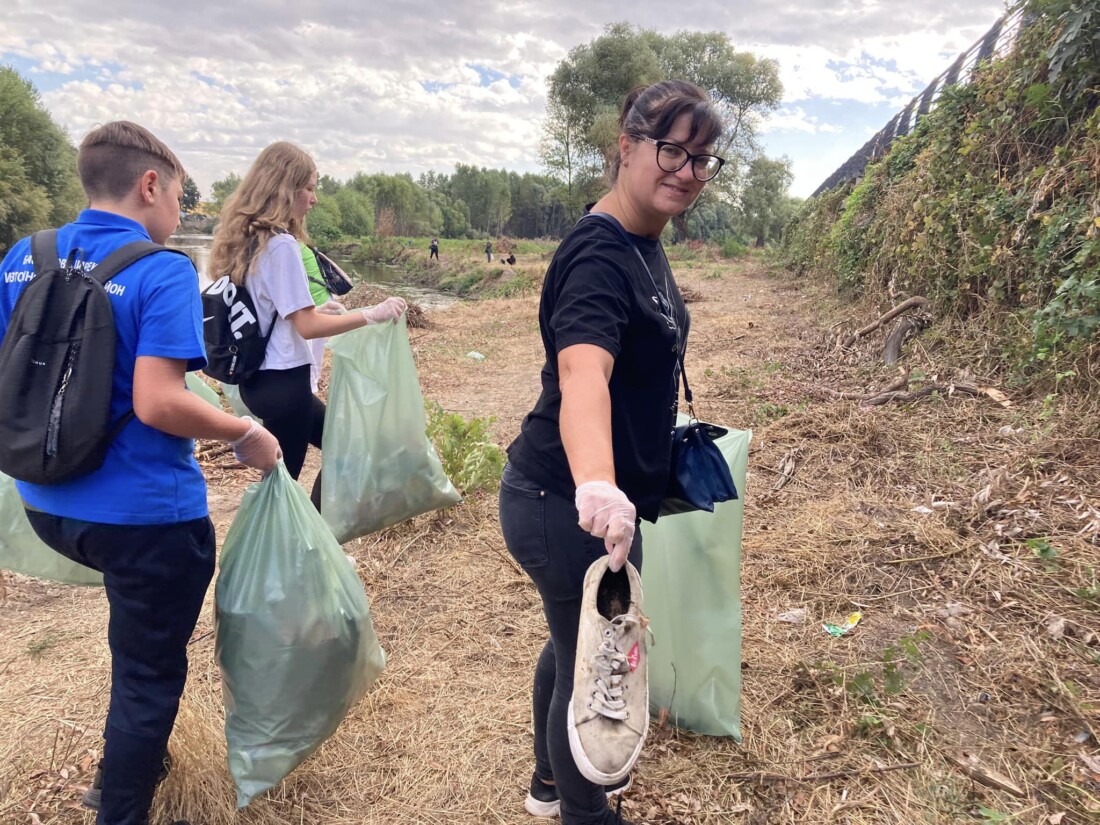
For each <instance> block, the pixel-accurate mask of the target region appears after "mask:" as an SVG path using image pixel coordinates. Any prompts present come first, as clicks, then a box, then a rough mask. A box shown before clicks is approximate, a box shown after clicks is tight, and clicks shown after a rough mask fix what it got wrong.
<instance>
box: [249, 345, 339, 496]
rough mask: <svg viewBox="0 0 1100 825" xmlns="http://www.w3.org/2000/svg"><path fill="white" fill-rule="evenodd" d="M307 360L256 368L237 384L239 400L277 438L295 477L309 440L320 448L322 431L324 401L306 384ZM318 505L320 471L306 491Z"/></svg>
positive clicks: (300, 468) (286, 462)
mask: <svg viewBox="0 0 1100 825" xmlns="http://www.w3.org/2000/svg"><path fill="white" fill-rule="evenodd" d="M309 370H310V367H309V365H308V364H304V365H302V366H300V367H292V368H291V369H288V370H259V371H258V372H256V373H255V374H253V375H252V377H251V378H249V379H248V380H247V381H245V382H244V383H243V384H241V400H242V401H244V403H245V406H247V407H248V409H249V410H251V411H252V412H253V413H254V414H255V415H256V416H257V417H258V418H261V419H263V422H264V426H265V427H266V428H267V429H268V430H270V431H271V434H272V435H273V436H275V438H276V439H277V440H278V442H279V447H280V448H281V449H282V451H283V463H284V464H286V469H287V472H288V473H290V476H291V478H294V479H297V478H298V476H299V475H301V472H302V465H303V464H305V461H306V450H308V449H309V445H310V444H312V445H313V446H314V447H316V448H317V449H318V450H319V449H321V436H322V435H323V434H324V431H325V404H324V402H323V401H321V399H320V398H318V397H317V396H316V395H314V394H313V390H312V389H311V388H310V380H309ZM310 500H311V501H312V502H313V506H314V507H316V508H317V509H318V510H320V509H321V474H320V473H318V474H317V479H316V481H314V482H313V492H312V493H311V495H310Z"/></svg>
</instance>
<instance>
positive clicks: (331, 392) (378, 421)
mask: <svg viewBox="0 0 1100 825" xmlns="http://www.w3.org/2000/svg"><path fill="white" fill-rule="evenodd" d="M328 346H329V348H330V349H331V350H332V373H331V375H330V377H329V385H328V404H327V410H326V412H325V434H324V438H323V439H322V448H321V469H322V477H321V513H322V514H323V515H324V517H325V521H326V522H328V525H329V527H331V528H332V532H333V533H334V534H335V536H336V539H337V541H339V542H341V543H343V542H345V541H350V540H351V539H354V538H358V537H359V536H365V535H366V534H367V533H373V532H374V531H376V530H381V529H382V528H383V527H389V526H390V525H391V524H397V523H398V522H399V521H404V520H405V519H408V518H412V517H413V516H416V515H419V514H420V513H426V512H428V511H429V510H435V509H438V508H441V507H449V506H451V505H452V504H457V503H458V502H459V501H461V500H462V497H461V496H459V494H458V491H457V490H456V489H455V488H454V485H453V484H451V482H450V479H448V478H447V474H446V473H445V472H444V471H443V465H442V464H441V463H440V461H439V456H438V455H437V454H436V452H435V448H434V447H433V446H432V442H431V440H430V439H429V438H428V436H427V434H426V432H425V430H426V421H427V419H426V417H425V414H424V397H423V396H422V395H421V394H420V379H419V378H418V377H417V375H416V364H415V362H414V361H413V354H412V347H411V346H409V333H408V329H407V328H406V326H405V319H404V318H403V317H402V318H401V319H400V320H399V321H398V323H396V324H378V325H376V326H369V327H363V328H361V329H357V330H354V331H352V332H346V333H344V334H343V335H337V336H335V337H334V338H333V339H332V340H331V341H329V344H328Z"/></svg>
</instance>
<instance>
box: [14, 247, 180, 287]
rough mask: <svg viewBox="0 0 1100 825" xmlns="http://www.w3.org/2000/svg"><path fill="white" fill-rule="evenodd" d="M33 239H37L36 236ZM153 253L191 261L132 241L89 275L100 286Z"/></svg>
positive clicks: (162, 248) (168, 250)
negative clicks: (163, 253)
mask: <svg viewBox="0 0 1100 825" xmlns="http://www.w3.org/2000/svg"><path fill="white" fill-rule="evenodd" d="M35 237H37V235H36V236H35ZM154 252H173V253H175V254H177V255H183V257H185V258H187V260H189V261H190V260H191V259H190V257H188V255H187V253H186V252H184V251H183V250H180V249H170V248H169V247H167V246H161V245H160V244H159V243H153V242H152V241H133V242H131V243H128V244H126V245H125V246H120V247H119V248H118V249H116V250H115V251H114V252H112V253H111V254H110V255H108V256H107V257H106V258H104V259H103V260H102V261H100V262H99V265H98V266H96V268H95V269H93V270H92V271H91V272H90V273H89V275H90V276H91V277H93V278H95V279H96V280H97V281H99V282H100V283H101V284H106V283H107V282H108V281H109V280H111V278H113V277H115V276H116V275H117V274H118V273H120V272H121V271H122V270H124V269H125V268H126V267H128V266H129V265H130V264H132V263H136V262H137V261H140V260H141V259H142V258H144V257H146V256H147V255H152V254H153V253H154Z"/></svg>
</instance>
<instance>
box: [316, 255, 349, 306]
mask: <svg viewBox="0 0 1100 825" xmlns="http://www.w3.org/2000/svg"><path fill="white" fill-rule="evenodd" d="M308 248H309V250H310V252H312V253H313V257H315V258H316V259H317V267H318V268H319V269H320V270H321V278H322V279H323V280H321V281H318V280H317V279H316V278H310V280H311V281H313V283H315V284H320V285H321V286H323V287H324V288H325V289H327V290H328V291H329V292H330V293H331V294H333V295H335V296H337V297H339V296H341V295H347V294H348V293H349V292H351V290H352V287H354V286H355V284H354V283H352V280H351V278H349V277H348V275H347V273H346V272H344V270H342V269H341V268H340V266H339V265H338V264H337V263H336V261H334V260H332V258H330V257H329V256H328V255H326V254H325V253H324V252H321V251H320V250H319V249H317V247H315V246H310V247H308Z"/></svg>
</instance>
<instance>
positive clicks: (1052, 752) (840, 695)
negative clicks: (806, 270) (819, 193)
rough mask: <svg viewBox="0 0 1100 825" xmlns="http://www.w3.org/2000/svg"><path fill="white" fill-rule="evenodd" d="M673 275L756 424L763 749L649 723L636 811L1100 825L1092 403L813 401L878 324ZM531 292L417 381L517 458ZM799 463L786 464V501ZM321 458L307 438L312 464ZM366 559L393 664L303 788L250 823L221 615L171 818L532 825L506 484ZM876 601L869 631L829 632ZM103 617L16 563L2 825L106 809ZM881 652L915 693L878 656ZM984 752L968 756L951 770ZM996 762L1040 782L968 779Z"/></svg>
mask: <svg viewBox="0 0 1100 825" xmlns="http://www.w3.org/2000/svg"><path fill="white" fill-rule="evenodd" d="M674 266H677V270H678V271H679V272H681V273H682V276H681V280H682V281H683V283H684V285H685V286H686V287H687V288H688V289H690V290H691V291H692V293H693V295H695V296H696V299H695V300H693V302H692V305H691V309H692V313H693V319H694V321H693V335H692V346H691V351H690V353H689V359H688V371H689V375H690V376H691V378H692V385H693V388H694V389H695V390H696V395H697V397H698V398H699V399H702V400H701V401H700V403H699V404H698V406H699V412H700V413H701V414H702V415H704V416H706V417H708V418H710V419H715V420H718V421H721V422H724V423H729V424H731V425H735V426H752V427H753V428H754V429H755V431H756V436H755V440H754V443H753V448H752V453H751V456H750V478H749V483H748V487H749V489H748V498H747V505H746V519H745V525H746V534H745V540H744V567H743V575H742V581H743V587H744V590H743V607H744V611H743V612H744V653H743V655H744V664H743V667H744V670H743V679H744V684H743V698H742V707H743V724H742V727H743V731H744V742H743V744H741V745H737V744H736V743H734V742H732V741H731V740H728V739H718V738H708V737H701V736H696V735H693V734H690V733H685V732H681V731H676V730H673V729H669V728H661V727H658V726H654V728H653V729H652V731H651V734H650V739H649V742H648V744H647V746H646V749H645V751H644V753H643V756H642V759H641V762H640V763H639V768H638V771H637V777H636V783H635V789H634V790H632V791H631V792H630V793H629V794H628V795H627V800H626V802H625V803H624V812H625V813H626V814H628V815H629V816H631V817H632V818H633V819H635V820H636V821H638V822H646V823H661V824H662V825H663V824H664V823H685V824H686V823H692V824H697V825H704V824H705V825H712V824H714V823H727V822H734V821H743V822H747V823H754V824H755V823H765V822H768V823H912V822H928V823H941V822H942V823H948V822H958V821H974V822H983V821H987V822H993V821H998V820H997V816H999V815H1000V814H1004V815H1006V816H1012V817H1014V818H1013V819H1012V820H1011V821H1017V822H1029V823H1047V822H1050V823H1052V825H1053V823H1056V822H1057V821H1058V819H1057V815H1058V814H1059V813H1064V814H1065V816H1064V818H1062V819H1061V820H1060V821H1061V822H1062V823H1084V822H1089V821H1097V818H1098V817H1100V772H1098V771H1097V768H1098V767H1100V763H1098V761H1097V741H1096V739H1095V738H1094V736H1093V735H1094V734H1096V733H1100V668H1098V666H1097V664H1098V661H1100V641H1098V638H1097V633H1098V632H1100V626H1098V625H1100V622H1098V619H1097V615H1098V612H1097V604H1098V601H1097V598H1098V596H1100V592H1098V591H1100V581H1098V573H1097V570H1098V569H1100V553H1098V550H1097V541H1098V539H1097V532H1096V531H1097V529H1100V512H1098V511H1097V508H1098V507H1100V495H1098V493H1097V491H1098V490H1100V414H1098V413H1097V408H1096V404H1095V401H1092V402H1090V401H1089V400H1088V399H1087V398H1084V399H1082V398H1075V399H1065V398H1062V399H1056V400H1055V401H1054V402H1053V403H1050V404H1046V405H1044V404H1043V403H1042V402H1041V401H1033V400H1030V399H1027V398H1015V399H1014V401H1015V403H1014V404H1013V406H1011V407H1009V408H1003V407H1001V406H998V405H997V404H995V403H993V402H992V401H991V400H989V399H987V398H983V399H980V400H979V399H974V398H930V399H924V400H922V401H921V402H919V403H915V404H912V405H908V406H903V405H886V406H883V407H877V408H873V409H863V408H861V407H860V406H859V404H858V403H857V402H851V401H842V400H836V399H835V398H832V397H827V395H825V394H822V393H821V392H820V391H819V390H820V388H822V387H827V388H831V389H833V390H867V391H869V390H872V389H874V388H876V387H880V386H882V385H883V384H885V383H887V382H888V381H889V380H891V379H892V377H893V373H892V372H890V371H888V370H886V368H883V367H878V366H875V364H874V360H873V357H872V350H873V347H874V346H875V344H874V342H868V349H867V351H865V352H863V353H862V354H861V353H854V354H852V355H850V356H849V357H846V358H838V357H836V355H835V353H833V352H831V351H829V350H828V349H827V348H825V347H823V346H822V342H823V341H824V340H825V339H826V338H827V333H828V327H829V326H830V325H831V324H833V323H834V322H836V321H837V320H840V319H842V318H843V317H844V316H845V315H846V314H854V315H855V316H857V317H859V318H860V319H861V320H862V319H866V318H869V317H872V316H873V312H872V310H870V309H869V308H867V309H863V308H852V307H846V308H842V307H840V306H838V305H837V304H836V302H835V301H834V300H833V299H832V298H831V297H830V296H829V295H827V294H825V293H823V292H822V291H821V290H819V289H817V288H815V287H814V286H813V285H806V284H802V285H799V284H791V283H787V282H783V281H782V280H778V279H775V278H773V277H771V276H769V275H768V274H767V273H766V272H764V271H763V270H762V268H761V267H760V266H759V265H758V264H756V263H755V262H753V261H749V262H746V263H738V264H736V265H729V264H723V263H721V262H715V261H713V260H701V261H696V262H691V263H690V264H677V263H674ZM536 307H537V298H535V297H533V296H532V297H523V298H517V299H510V300H503V299H502V300H493V301H483V302H480V303H477V304H463V305H456V306H454V307H452V308H451V309H448V310H446V311H445V312H442V313H438V314H435V315H434V316H433V317H432V318H431V323H430V324H429V325H428V326H426V327H424V328H421V329H416V330H414V331H413V333H412V337H413V345H414V351H415V352H416V354H417V359H418V367H419V370H420V375H421V381H422V385H423V387H424V391H425V395H426V396H427V397H429V398H432V399H435V400H437V401H439V402H440V403H441V404H442V405H443V406H444V407H445V408H446V409H449V410H458V411H461V412H463V413H464V414H465V415H467V416H470V415H478V416H488V415H493V416H496V418H497V421H496V423H495V425H494V433H495V434H496V438H497V440H498V442H499V443H501V444H502V445H503V444H506V443H507V442H508V441H509V440H510V439H511V437H512V436H513V435H514V434H515V432H516V431H517V429H518V425H519V421H520V419H521V417H522V415H523V414H524V413H525V412H526V410H527V409H528V408H529V407H530V405H531V403H532V402H533V400H534V399H535V397H536V396H537V393H538V369H539V366H540V364H541V344H540V343H539V339H538V331H537V321H536V319H535V312H536ZM878 343H879V344H881V339H879V341H878ZM471 350H476V351H478V352H481V353H483V354H484V355H485V356H486V358H485V360H484V361H474V360H472V359H469V358H467V357H466V353H467V352H469V351H471ZM908 360H909V361H910V363H911V364H912V365H913V366H914V368H917V367H919V368H920V369H922V370H923V371H924V372H925V373H927V374H929V375H931V374H933V373H937V374H938V373H944V374H948V373H951V372H952V371H953V370H955V362H953V361H952V354H951V351H950V348H949V347H946V346H939V347H937V348H925V347H922V346H921V345H920V344H918V345H917V346H915V347H913V348H911V350H910V354H909V356H908ZM958 363H961V361H960V362H958ZM786 458H789V459H791V460H793V462H794V468H795V469H794V472H793V475H792V476H791V477H790V480H789V481H788V482H787V483H786V484H784V485H783V486H782V487H781V488H780V489H773V488H774V487H776V485H777V482H778V481H779V480H780V479H781V478H782V477H783V476H782V475H781V473H780V471H779V467H780V466H781V464H782V463H783V460H784V459H786ZM222 464H224V465H225V466H218V467H214V468H211V470H210V476H211V507H212V512H213V514H214V517H215V521H216V523H217V525H218V533H219V536H224V534H225V529H226V527H227V526H228V523H229V521H230V520H231V518H232V514H233V512H234V510H235V507H236V503H237V501H238V500H239V496H240V492H241V490H242V489H243V486H244V484H245V483H247V481H249V480H250V478H251V477H252V474H251V472H250V471H242V470H235V469H231V465H230V464H228V463H226V462H222ZM787 466H788V467H789V466H790V461H788V462H787ZM315 471H316V458H315V456H313V457H311V464H310V465H309V466H308V467H307V471H306V473H305V475H304V477H303V482H304V483H306V484H308V483H310V482H311V481H312V478H311V473H312V472H315ZM925 510H927V512H925ZM1029 541H1030V544H1029V543H1028V542H1029ZM346 550H347V552H349V553H350V554H351V555H353V556H354V557H355V558H356V560H357V562H358V565H359V571H360V574H361V576H362V578H363V581H364V584H365V586H366V590H367V593H368V594H369V595H370V597H371V604H372V610H373V614H374V621H375V625H376V629H377V631H378V635H379V638H380V640H381V642H382V644H383V646H384V647H385V649H386V651H387V653H388V655H389V666H388V667H387V670H386V672H385V673H384V674H383V676H382V678H381V679H380V681H379V682H378V684H377V685H376V686H375V688H374V689H373V690H372V691H371V693H370V694H369V695H368V697H367V698H366V699H365V700H364V701H363V702H362V703H361V704H360V705H359V706H358V707H357V708H356V709H355V711H354V712H353V713H352V715H351V717H350V718H349V719H348V720H346V722H345V723H344V724H343V725H342V726H341V728H340V729H339V731H338V732H337V733H336V735H335V736H333V737H332V739H331V740H330V741H329V742H327V743H326V744H325V746H324V747H323V748H322V749H321V750H320V751H319V752H318V753H317V754H315V755H314V756H313V757H311V758H310V759H309V760H308V761H307V762H306V763H305V764H304V765H303V766H302V767H301V768H299V770H298V771H296V772H295V773H294V774H293V775H292V776H291V777H289V778H288V779H287V780H286V782H284V783H283V784H282V785H281V786H280V787H279V788H277V789H276V790H274V791H273V792H271V793H268V794H267V795H265V796H264V797H262V798H261V799H260V800H258V801H257V802H255V803H253V805H252V806H250V808H248V809H246V810H245V811H243V812H241V813H239V814H238V813H235V812H234V810H233V791H232V786H231V783H230V781H229V777H228V772H227V770H226V768H225V761H224V748H225V746H224V737H223V734H222V730H221V725H222V721H223V716H222V709H221V696H220V686H219V679H218V673H217V670H216V665H215V663H214V659H213V636H212V630H213V628H212V625H211V617H212V613H211V611H210V610H209V609H207V610H206V611H204V613H203V616H202V619H201V620H200V624H199V627H198V628H197V630H196V633H195V636H194V639H193V642H192V646H191V650H192V675H191V679H190V681H189V683H188V689H187V693H186V695H185V697H184V703H183V707H182V710H181V715H180V720H179V723H178V724H177V729H176V733H175V735H174V737H173V741H172V750H173V753H174V754H175V756H176V760H177V765H178V769H177V770H175V771H174V773H173V774H172V776H171V777H170V779H169V780H168V782H167V783H166V784H165V786H164V788H163V790H162V792H161V794H160V795H159V802H158V805H159V812H158V815H162V816H164V817H167V816H169V815H186V816H189V817H191V818H192V819H193V820H194V821H195V823H196V825H224V824H225V823H255V824H256V825H260V824H261V823H263V824H264V825H268V824H272V825H273V824H274V823H318V824H322V823H324V824H327V823H470V824H471V825H473V823H524V822H534V820H532V819H531V818H530V817H527V816H526V815H525V814H524V813H523V810H522V798H523V793H524V788H525V785H526V781H527V779H528V778H529V775H530V769H531V763H530V747H531V735H530V710H529V680H530V674H531V670H532V667H533V663H534V659H535V657H536V655H537V652H538V650H539V648H540V647H541V644H542V642H543V640H544V638H545V629H544V623H543V619H542V615H541V610H540V607H539V604H538V599H537V597H536V595H535V593H534V591H533V588H532V587H531V585H530V583H529V582H528V580H527V579H526V578H525V577H524V576H523V574H522V573H521V572H520V571H519V570H518V569H517V568H516V566H515V564H514V563H513V562H512V561H511V559H510V557H509V556H508V554H507V552H506V551H505V550H504V547H503V542H502V541H501V537H500V532H499V527H498V524H497V520H496V503H495V500H494V498H493V497H492V496H480V497H475V498H473V499H471V500H469V501H467V502H466V503H465V504H463V505H461V506H459V507H457V508H455V509H453V510H451V511H448V512H445V513H436V514H430V515H426V516H422V517H420V518H417V519H414V520H412V521H411V522H408V523H406V524H403V525H400V526H398V527H395V528H392V529H390V530H387V531H384V532H382V533H380V534H377V535H374V536H371V537H368V538H366V539H363V540H360V541H358V542H352V543H349V544H348V545H347V546H346ZM793 608H804V609H805V610H806V611H807V618H806V621H805V622H804V623H801V624H787V623H784V622H780V621H777V620H776V617H777V615H778V614H780V613H782V612H784V611H787V610H790V609H793ZM857 609H858V610H861V611H862V612H863V615H864V618H863V621H862V623H861V624H860V625H859V627H858V628H857V629H856V630H855V631H853V632H852V633H850V634H848V635H847V636H844V637H842V638H840V639H833V638H832V637H830V636H828V635H827V634H825V633H824V632H823V631H822V629H821V622H822V621H833V620H836V619H838V618H840V617H842V616H844V615H845V614H847V613H848V612H850V611H852V610H857ZM105 621H106V615H105V610H104V604H103V599H102V595H101V594H99V593H97V592H96V591H94V590H77V589H71V588H62V587H53V586H49V585H46V584H43V583H40V582H36V581H32V580H28V579H25V578H18V577H11V578H10V580H9V582H8V587H7V595H6V600H5V601H3V602H2V603H0V639H2V641H0V822H2V823H17V822H18V823H23V822H28V821H39V822H41V823H57V824H58V825H60V824H61V823H66V824H68V823H78V822H83V823H90V822H91V821H92V820H91V816H90V815H88V814H85V813H82V812H80V811H79V810H78V809H77V808H76V807H75V801H76V800H77V799H78V798H79V793H80V791H81V790H82V785H83V784H84V783H87V782H88V781H89V779H90V772H91V769H92V765H93V761H94V758H95V756H96V755H97V753H98V748H99V747H100V741H99V738H98V728H99V725H100V724H101V719H102V716H103V712H104V710H105V706H106V689H107V661H108V660H107V651H106V643H105V632H104V628H105ZM656 630H657V632H658V633H659V629H656ZM907 639H908V640H910V641H909V642H908V643H906V641H905V640H907ZM907 644H908V647H909V650H910V652H911V653H913V654H914V656H913V658H912V659H910V658H908V657H907V656H906V655H905V651H904V649H903V648H905V647H906V645H907ZM894 649H896V650H894ZM891 655H892V656H895V661H900V664H899V665H898V669H897V673H896V674H895V679H894V681H888V680H887V678H886V677H887V674H886V673H885V672H884V670H886V671H888V670H890V667H891V665H890V662H889V661H885V662H884V660H886V659H888V656H891ZM1083 733H1087V734H1089V736H1088V737H1087V738H1084V740H1083V741H1081V739H1082V737H1081V734H1083ZM964 753H966V754H972V755H973V756H974V757H976V758H977V759H978V760H979V765H978V767H976V768H975V767H971V768H970V769H969V772H966V771H964V770H963V769H961V768H960V767H958V766H957V765H956V764H955V763H954V762H953V761H952V759H953V758H956V757H960V756H961V755H962V754H964ZM1090 760H1091V761H1090ZM993 772H996V773H997V774H1000V775H1001V776H1003V777H1004V778H1005V779H1006V780H1007V781H1008V782H1010V783H1014V784H1015V785H1018V786H1019V788H1020V790H1021V791H1022V792H1023V794H1024V795H1023V796H1022V797H1018V796H1016V795H1014V794H1013V793H1011V792H1008V791H1005V790H997V789H995V788H992V787H989V786H988V785H986V784H983V783H982V782H981V781H979V780H978V779H975V777H976V776H977V777H981V776H986V777H987V778H988V777H989V776H990V775H992V773H993ZM32 811H33V813H34V815H35V816H36V817H37V820H34V819H32V817H31V815H30V813H31V812H32ZM983 811H984V813H983ZM1052 817H1054V818H1053V819H1052ZM154 821H158V820H154Z"/></svg>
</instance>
